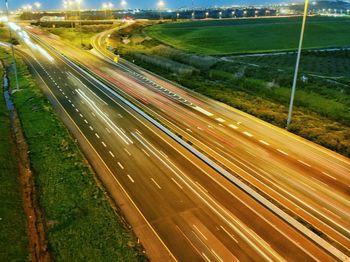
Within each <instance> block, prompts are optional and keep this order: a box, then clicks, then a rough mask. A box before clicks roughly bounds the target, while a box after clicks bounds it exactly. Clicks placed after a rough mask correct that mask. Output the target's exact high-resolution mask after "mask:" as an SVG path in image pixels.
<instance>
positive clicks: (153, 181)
mask: <svg viewBox="0 0 350 262" xmlns="http://www.w3.org/2000/svg"><path fill="white" fill-rule="evenodd" d="M151 180H152V182H153V183H154V184H155V185H156V186H157V187H158V188H159V189H162V188H161V187H160V185H159V184H158V183H157V182H156V181H155V180H154V179H153V178H152V177H151Z"/></svg>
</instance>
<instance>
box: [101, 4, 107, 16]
mask: <svg viewBox="0 0 350 262" xmlns="http://www.w3.org/2000/svg"><path fill="white" fill-rule="evenodd" d="M102 10H103V11H104V13H105V19H107V3H103V4H102Z"/></svg>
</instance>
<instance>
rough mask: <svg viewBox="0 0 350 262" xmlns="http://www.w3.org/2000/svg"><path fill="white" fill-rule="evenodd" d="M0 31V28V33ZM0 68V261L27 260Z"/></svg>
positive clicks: (23, 218)
mask: <svg viewBox="0 0 350 262" xmlns="http://www.w3.org/2000/svg"><path fill="white" fill-rule="evenodd" d="M2 33H3V31H2V30H1V28H0V35H2ZM2 39H4V38H2ZM5 58H6V59H7V56H6V54H4V53H3V52H0V60H3V59H5ZM0 70H1V71H0V85H1V91H0V188H1V190H0V203H1V205H0V243H1V245H0V261H26V260H28V258H29V250H28V238H27V228H26V224H27V223H26V218H25V214H24V210H23V206H22V196H21V192H20V181H19V175H18V163H17V161H16V152H15V150H16V149H15V143H14V141H13V137H12V135H11V126H10V116H9V113H8V110H7V107H6V103H5V98H4V89H3V84H4V83H3V76H4V75H3V68H2V67H1V65H0Z"/></svg>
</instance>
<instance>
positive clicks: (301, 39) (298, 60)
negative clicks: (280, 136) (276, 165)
mask: <svg viewBox="0 0 350 262" xmlns="http://www.w3.org/2000/svg"><path fill="white" fill-rule="evenodd" d="M308 7H309V0H305V6H304V16H303V22H302V25H301V32H300V40H299V48H298V54H297V61H296V64H295V71H294V78H293V86H292V94H291V96H290V104H289V112H288V119H287V126H286V128H287V129H288V128H289V125H290V123H291V122H292V114H293V103H294V97H295V88H296V85H297V80H298V72H299V64H300V56H301V48H302V46H303V39H304V31H305V24H306V18H307V13H308Z"/></svg>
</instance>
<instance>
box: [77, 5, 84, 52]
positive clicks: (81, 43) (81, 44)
mask: <svg viewBox="0 0 350 262" xmlns="http://www.w3.org/2000/svg"><path fill="white" fill-rule="evenodd" d="M76 1H77V4H78V13H79V35H80V46H81V47H82V46H83V36H82V34H81V11H80V3H81V1H82V0H76Z"/></svg>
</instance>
